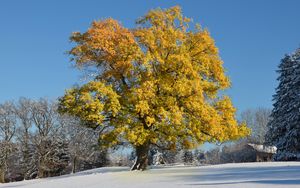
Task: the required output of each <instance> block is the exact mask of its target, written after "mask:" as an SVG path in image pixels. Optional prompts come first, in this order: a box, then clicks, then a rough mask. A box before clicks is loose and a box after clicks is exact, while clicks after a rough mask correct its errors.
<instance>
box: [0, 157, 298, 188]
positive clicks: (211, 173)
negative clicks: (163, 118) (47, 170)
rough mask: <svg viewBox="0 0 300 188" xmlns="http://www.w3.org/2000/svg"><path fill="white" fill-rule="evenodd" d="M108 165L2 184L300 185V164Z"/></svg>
mask: <svg viewBox="0 0 300 188" xmlns="http://www.w3.org/2000/svg"><path fill="white" fill-rule="evenodd" d="M128 170H129V169H128V168H124V167H107V168H99V169H94V170H89V171H85V172H80V173H76V174H72V175H66V176H61V177H54V178H46V179H37V180H29V181H22V182H15V183H8V184H0V188H12V187H16V188H41V187H42V188H99V187H103V188H104V187H109V188H118V187H123V188H129V187H130V188H140V187H143V188H150V187H154V188H167V187H169V188H171V187H172V188H177V187H180V188H181V187H201V188H206V187H210V188H211V187H217V188H227V187H228V188H234V187H243V188H249V187H255V188H260V187H264V188H265V187H272V188H273V187H300V163H298V162H271V163H236V164H223V165H214V166H202V167H186V166H185V167H162V168H153V169H150V170H148V171H144V172H130V171H128Z"/></svg>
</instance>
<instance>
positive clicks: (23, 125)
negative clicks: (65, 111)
mask: <svg viewBox="0 0 300 188" xmlns="http://www.w3.org/2000/svg"><path fill="white" fill-rule="evenodd" d="M98 136H99V134H98V131H97V130H93V129H89V128H86V127H84V126H81V125H80V121H78V120H76V119H75V118H71V117H67V116H62V115H60V114H59V113H58V112H57V103H56V102H53V101H50V100H47V99H39V100H31V99H27V98H20V99H19V100H18V101H17V102H5V103H3V104H0V183H1V182H9V181H16V180H23V179H33V178H36V177H39V178H43V177H50V176H56V175H62V174H66V173H71V172H76V171H80V170H85V169H90V168H95V167H101V166H103V165H105V164H106V163H107V159H106V153H107V152H106V151H103V150H100V149H99V146H98Z"/></svg>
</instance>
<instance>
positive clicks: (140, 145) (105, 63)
mask: <svg viewBox="0 0 300 188" xmlns="http://www.w3.org/2000/svg"><path fill="white" fill-rule="evenodd" d="M189 23H190V19H189V18H186V17H184V16H183V15H182V12H181V8H180V7H178V6H175V7H172V8H170V9H165V10H162V9H155V10H151V11H150V12H148V13H147V14H146V15H145V16H143V17H142V18H140V19H139V20H138V21H137V27H136V28H134V29H127V28H125V27H123V26H122V25H121V24H120V23H119V22H118V21H116V20H113V19H111V18H109V19H105V20H100V21H94V22H93V23H92V25H91V27H90V28H89V29H88V30H87V31H86V32H84V33H80V32H75V33H73V35H72V36H71V41H72V42H74V43H75V45H74V47H73V48H72V49H71V50H70V52H69V53H70V55H71V59H72V61H74V62H75V64H76V66H77V67H78V68H80V69H83V68H84V69H88V70H93V71H94V74H93V75H94V77H93V79H91V81H90V82H88V83H87V84H85V85H83V86H81V87H75V88H72V89H70V90H68V91H67V92H66V94H65V95H64V96H63V97H61V98H60V108H59V109H60V111H61V112H62V113H67V114H69V115H72V116H76V117H79V118H80V119H81V120H82V121H83V122H84V123H85V125H87V126H89V127H92V128H95V129H99V132H100V135H99V139H100V140H101V143H102V145H105V146H107V147H110V146H114V145H118V144H121V143H124V142H127V143H130V144H131V145H132V146H133V147H134V148H135V150H136V154H137V160H136V162H135V164H134V165H133V167H132V170H135V169H141V170H144V169H146V167H147V159H148V150H149V147H150V145H155V146H157V147H164V148H168V149H175V148H176V147H177V146H182V147H184V148H193V147H197V146H199V145H200V144H202V143H204V142H207V141H208V142H225V141H229V140H236V139H239V138H241V137H243V136H246V135H248V134H249V129H248V128H247V127H246V125H244V124H241V125H239V124H238V122H237V120H236V119H235V111H236V109H235V108H234V107H233V105H232V103H231V100H230V98H229V97H228V96H223V95H222V94H221V93H220V92H219V91H221V90H224V89H227V88H228V87H229V86H230V80H229V78H228V77H227V76H226V75H225V71H224V68H223V62H222V60H221V59H220V57H219V54H218V49H217V47H216V46H215V43H214V40H213V39H212V38H211V36H210V34H209V32H208V31H207V30H206V29H202V28H201V27H200V25H196V26H195V27H193V28H194V29H190V28H189Z"/></svg>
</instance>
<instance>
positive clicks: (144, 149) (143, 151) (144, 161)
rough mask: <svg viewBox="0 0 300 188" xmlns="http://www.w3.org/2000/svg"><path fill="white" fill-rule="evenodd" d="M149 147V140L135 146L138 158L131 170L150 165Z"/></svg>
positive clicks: (142, 168) (144, 168) (143, 168)
mask: <svg viewBox="0 0 300 188" xmlns="http://www.w3.org/2000/svg"><path fill="white" fill-rule="evenodd" d="M149 148H150V144H149V142H146V143H144V144H143V145H139V146H136V147H135V151H136V159H135V162H134V164H133V166H132V167H131V170H146V168H147V166H148V153H149Z"/></svg>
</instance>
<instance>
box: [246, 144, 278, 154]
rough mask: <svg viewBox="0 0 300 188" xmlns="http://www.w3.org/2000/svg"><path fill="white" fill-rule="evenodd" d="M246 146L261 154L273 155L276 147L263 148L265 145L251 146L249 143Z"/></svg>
mask: <svg viewBox="0 0 300 188" xmlns="http://www.w3.org/2000/svg"><path fill="white" fill-rule="evenodd" d="M248 146H250V147H252V148H253V149H255V150H256V151H258V152H263V153H273V154H275V153H276V151H277V147H276V146H265V145H260V144H251V143H249V144H248Z"/></svg>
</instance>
